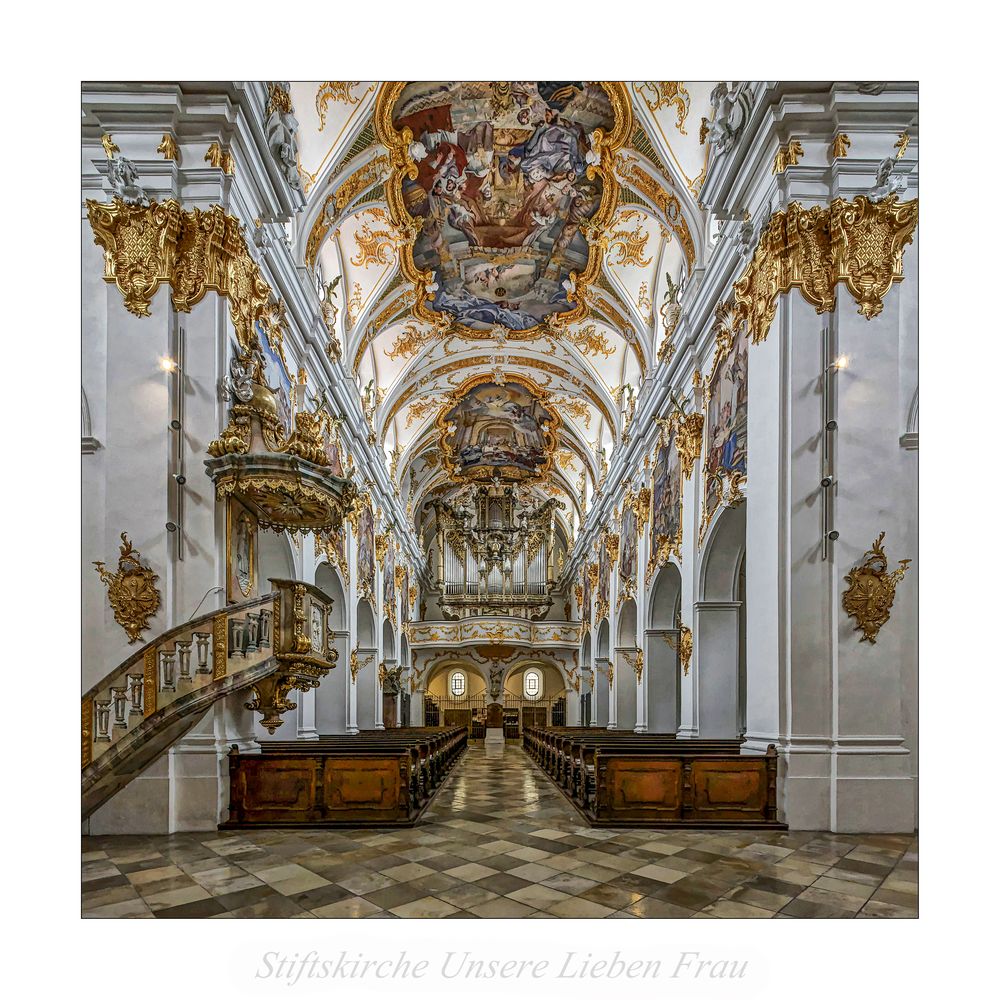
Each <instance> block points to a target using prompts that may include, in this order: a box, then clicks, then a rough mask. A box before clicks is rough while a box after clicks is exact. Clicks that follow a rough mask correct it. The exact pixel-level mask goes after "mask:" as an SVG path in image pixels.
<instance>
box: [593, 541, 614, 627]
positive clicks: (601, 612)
mask: <svg viewBox="0 0 1000 1000" xmlns="http://www.w3.org/2000/svg"><path fill="white" fill-rule="evenodd" d="M610 605H611V555H610V553H609V552H608V540H607V536H606V535H605V536H602V538H601V545H600V551H599V552H598V554H597V601H596V603H595V605H594V608H595V612H596V614H595V617H596V619H597V621H598V622H600V621H601V620H602V619H604V618H606V617H607V616H608V612H609V610H610Z"/></svg>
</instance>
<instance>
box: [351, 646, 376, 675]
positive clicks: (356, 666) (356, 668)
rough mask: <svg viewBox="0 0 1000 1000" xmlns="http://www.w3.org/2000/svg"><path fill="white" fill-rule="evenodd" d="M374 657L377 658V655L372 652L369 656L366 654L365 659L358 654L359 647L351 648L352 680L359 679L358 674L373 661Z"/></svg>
mask: <svg viewBox="0 0 1000 1000" xmlns="http://www.w3.org/2000/svg"><path fill="white" fill-rule="evenodd" d="M374 659H375V655H374V654H371V655H369V656H366V657H365V658H364V660H362V659H361V658H360V657H359V656H358V648H357V647H355V648H354V649H352V650H351V680H352V681H357V679H358V674H359V673H360V672H361V671H362V669H363V668H365V667H367V666H368V664H369V663H371V662H372V661H373V660H374Z"/></svg>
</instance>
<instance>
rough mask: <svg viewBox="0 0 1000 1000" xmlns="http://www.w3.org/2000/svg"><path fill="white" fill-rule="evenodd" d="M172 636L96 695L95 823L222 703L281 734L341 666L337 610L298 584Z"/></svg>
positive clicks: (88, 805)
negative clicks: (233, 702) (238, 697)
mask: <svg viewBox="0 0 1000 1000" xmlns="http://www.w3.org/2000/svg"><path fill="white" fill-rule="evenodd" d="M270 582H271V584H272V585H273V587H274V588H275V589H274V592H273V593H270V594H266V595H264V596H263V597H257V598H253V599H251V600H248V601H243V602H241V603H239V604H231V605H228V606H227V607H225V608H222V609H221V610H219V611H214V612H211V613H209V614H206V615H202V616H200V617H199V618H195V619H192V620H191V621H188V622H185V623H184V624H182V625H178V626H176V627H175V628H172V629H169V630H168V631H167V632H164V633H163V634H162V635H160V636H158V637H157V638H156V639H154V640H153V641H152V642H149V643H147V644H146V645H145V646H143V647H142V649H140V650H138V651H137V652H136V653H133V654H132V655H131V656H130V657H129V658H128V659H127V660H125V661H124V662H123V663H121V664H120V665H119V666H118V667H116V668H115V669H114V670H112V671H111V673H109V674H108V675H107V676H106V677H105V678H104V679H103V680H101V681H100V682H99V683H97V684H95V685H94V686H93V687H92V688H91V689H90V690H89V691H87V692H86V693H85V694H84V695H83V698H82V703H81V735H82V755H83V757H82V766H83V770H82V806H83V816H84V818H86V817H87V816H89V815H90V814H91V813H92V812H93V811H94V810H95V809H96V808H97V807H98V806H100V805H101V804H102V803H104V802H106V801H107V800H108V799H109V798H110V797H111V796H112V795H114V794H115V793H116V792H117V791H119V790H120V789H121V788H123V787H124V786H125V785H126V784H128V782H129V781H131V780H132V779H133V778H134V777H136V775H138V774H139V773H140V772H141V771H142V770H143V769H144V768H146V767H148V766H149V764H151V763H152V762H153V760H155V759H156V757H158V756H159V755H160V754H161V753H162V752H163V751H164V750H166V749H167V748H168V747H169V746H170V745H171V744H172V743H174V742H175V741H176V740H177V739H179V738H180V737H181V736H183V735H184V733H186V732H187V731H188V730H189V729H190V728H191V727H192V726H194V724H195V723H196V722H197V721H198V719H199V718H200V717H201V716H202V715H203V714H204V712H205V711H206V710H207V709H208V708H209V707H210V706H211V705H212V704H213V703H214V702H215V701H217V700H218V699H220V698H223V697H225V696H227V695H229V694H231V693H232V692H234V691H242V690H249V691H250V692H251V695H252V696H251V700H250V701H248V702H247V704H246V707H247V708H248V709H251V710H253V711H256V712H260V713H261V715H262V719H261V723H262V725H263V726H264V727H265V728H266V729H267V730H268V731H269V732H272V733H273V732H274V730H275V729H277V727H278V726H280V725H281V723H282V718H281V717H282V715H283V714H284V713H285V712H287V711H289V710H290V709H293V708H295V704H294V703H293V702H291V701H289V700H288V697H287V696H288V694H289V692H290V691H292V690H293V689H298V690H300V691H308V690H309V689H310V688H314V687H317V686H318V685H319V682H320V680H321V679H322V678H323V677H325V676H326V675H327V674H328V673H329V672H330V670H332V669H333V667H334V666H335V664H336V661H337V651H336V649H335V648H334V633H333V629H332V628H331V627H330V619H329V616H330V612H331V610H332V608H333V601H332V600H331V598H329V597H328V596H327V595H326V594H324V593H323V591H321V590H319V588H317V587H314V586H312V585H310V584H307V583H302V582H300V581H296V580H271V581H270Z"/></svg>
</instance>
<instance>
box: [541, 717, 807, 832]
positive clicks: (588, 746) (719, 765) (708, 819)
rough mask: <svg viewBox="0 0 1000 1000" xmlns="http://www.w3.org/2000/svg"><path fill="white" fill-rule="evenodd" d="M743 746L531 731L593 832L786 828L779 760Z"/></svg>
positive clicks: (552, 774)
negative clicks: (635, 828)
mask: <svg viewBox="0 0 1000 1000" xmlns="http://www.w3.org/2000/svg"><path fill="white" fill-rule="evenodd" d="M741 743H742V741H741V740H702V739H680V738H678V737H676V736H673V735H670V734H645V733H642V734H639V733H619V732H615V731H609V730H595V729H581V728H574V729H568V728H564V729H555V728H546V729H540V728H532V729H526V730H525V732H524V738H523V745H524V749H525V752H526V753H527V754H528V755H529V756H530V757H531V758H532V759H533V760H534V761H535V762H536V763H537V764H538V765H539V767H541V768H542V770H544V771H545V773H546V774H547V775H548V776H549V778H551V779H552V781H553V782H554V783H555V784H556V785H557V787H559V788H560V789H561V790H562V792H563V794H564V795H566V797H567V798H568V799H569V800H570V801H571V802H572V803H573V804H574V805H575V806H576V808H577V809H578V810H579V811H580V813H581V814H582V815H583V816H584V817H585V818H586V820H587V821H588V823H590V825H592V826H650V827H661V828H670V827H700V828H722V829H728V828H734V827H751V828H755V829H761V828H765V829H782V830H783V829H787V826H786V824H784V823H779V822H778V819H777V778H778V754H777V750H776V749H775V747H774V745H773V744H772V745H770V746H769V747H768V748H767V752H766V753H764V754H741V753H740V744H741Z"/></svg>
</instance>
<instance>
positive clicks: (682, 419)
mask: <svg viewBox="0 0 1000 1000" xmlns="http://www.w3.org/2000/svg"><path fill="white" fill-rule="evenodd" d="M704 427H705V415H704V414H703V413H688V414H681V413H678V414H676V417H675V421H674V428H675V430H676V434H677V437H676V441H677V454H678V456H679V457H680V460H681V470H682V471H683V473H684V478H685V479H690V478H691V473H692V472H693V471H694V463H695V459H697V458H698V456H699V455H700V454H701V439H702V430H703V429H704Z"/></svg>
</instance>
